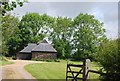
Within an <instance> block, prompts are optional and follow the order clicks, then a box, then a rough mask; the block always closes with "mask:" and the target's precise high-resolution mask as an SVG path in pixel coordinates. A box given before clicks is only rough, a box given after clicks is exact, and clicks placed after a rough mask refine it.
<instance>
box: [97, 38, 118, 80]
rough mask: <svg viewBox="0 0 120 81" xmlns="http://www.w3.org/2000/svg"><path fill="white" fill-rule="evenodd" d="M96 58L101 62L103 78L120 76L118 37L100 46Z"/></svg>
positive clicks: (115, 78)
mask: <svg viewBox="0 0 120 81" xmlns="http://www.w3.org/2000/svg"><path fill="white" fill-rule="evenodd" d="M97 60H98V61H99V62H100V63H101V65H102V66H103V68H104V70H105V71H106V76H105V77H104V78H107V79H108V78H109V79H114V81H115V80H117V79H119V77H120V39H117V40H112V41H110V42H108V43H106V44H102V45H101V46H100V50H99V53H98V56H97Z"/></svg>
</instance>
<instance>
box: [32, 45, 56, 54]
mask: <svg viewBox="0 0 120 81" xmlns="http://www.w3.org/2000/svg"><path fill="white" fill-rule="evenodd" d="M32 51H37V52H57V51H56V50H55V49H54V48H53V47H52V46H51V45H50V44H48V43H39V45H38V46H36V47H35V48H33V49H32Z"/></svg>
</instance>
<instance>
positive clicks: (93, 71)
mask: <svg viewBox="0 0 120 81" xmlns="http://www.w3.org/2000/svg"><path fill="white" fill-rule="evenodd" d="M89 72H92V73H97V74H101V75H105V74H106V73H102V72H98V71H94V70H89Z"/></svg>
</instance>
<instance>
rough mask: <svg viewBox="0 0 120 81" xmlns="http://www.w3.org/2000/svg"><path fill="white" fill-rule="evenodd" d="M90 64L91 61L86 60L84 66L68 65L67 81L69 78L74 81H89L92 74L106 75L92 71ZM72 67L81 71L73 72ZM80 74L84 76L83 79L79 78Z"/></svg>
mask: <svg viewBox="0 0 120 81" xmlns="http://www.w3.org/2000/svg"><path fill="white" fill-rule="evenodd" d="M90 63H91V61H90V60H89V59H85V61H84V62H83V64H82V65H80V64H71V63H67V69H66V81H68V78H71V79H72V81H77V79H81V80H82V81H88V80H89V79H90V75H89V73H90V72H92V73H97V74H101V75H105V73H102V72H98V71H94V70H91V69H90ZM71 67H78V68H80V69H79V71H72V69H71ZM69 73H71V76H70V75H68V74H69ZM75 74H76V75H75ZM80 74H82V77H78V76H79V75H80Z"/></svg>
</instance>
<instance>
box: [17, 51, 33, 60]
mask: <svg viewBox="0 0 120 81" xmlns="http://www.w3.org/2000/svg"><path fill="white" fill-rule="evenodd" d="M16 57H17V59H20V60H31V58H32V55H31V53H17V54H16Z"/></svg>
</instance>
